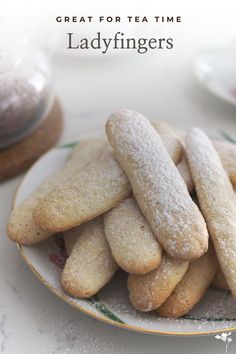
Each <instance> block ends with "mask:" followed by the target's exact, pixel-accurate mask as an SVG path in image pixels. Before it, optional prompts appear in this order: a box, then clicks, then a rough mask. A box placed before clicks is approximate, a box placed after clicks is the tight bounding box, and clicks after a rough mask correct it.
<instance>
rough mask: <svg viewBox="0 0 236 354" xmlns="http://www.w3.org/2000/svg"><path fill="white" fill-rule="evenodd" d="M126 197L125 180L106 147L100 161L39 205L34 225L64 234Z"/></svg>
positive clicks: (127, 189) (126, 182)
mask: <svg viewBox="0 0 236 354" xmlns="http://www.w3.org/2000/svg"><path fill="white" fill-rule="evenodd" d="M130 194H131V187H130V185H129V183H128V180H127V178H126V176H125V174H124V173H123V171H122V170H121V169H120V167H119V165H118V163H117V161H116V159H115V157H114V155H113V153H112V151H110V150H109V146H108V147H106V148H105V149H104V151H103V153H102V156H101V157H100V158H98V159H97V160H95V161H93V162H92V163H90V164H88V165H87V166H86V167H85V168H84V169H83V170H81V171H79V172H78V173H77V174H75V175H74V177H73V178H72V179H71V180H70V181H69V182H68V183H65V185H64V186H63V188H60V189H57V190H55V191H54V192H52V193H51V194H49V195H48V196H47V198H45V199H44V200H43V201H42V202H41V203H39V205H38V206H37V208H36V209H35V210H34V221H35V223H36V224H37V225H39V226H40V227H41V228H42V229H44V230H48V231H51V232H58V231H65V230H68V229H70V228H72V227H75V226H77V225H80V224H82V223H83V222H86V221H88V220H91V219H93V218H95V217H96V216H98V215H101V214H103V213H104V212H106V211H107V210H109V209H111V208H112V207H114V206H115V205H116V204H118V203H119V202H120V201H121V200H123V199H125V198H126V197H128V196H129V195H130Z"/></svg>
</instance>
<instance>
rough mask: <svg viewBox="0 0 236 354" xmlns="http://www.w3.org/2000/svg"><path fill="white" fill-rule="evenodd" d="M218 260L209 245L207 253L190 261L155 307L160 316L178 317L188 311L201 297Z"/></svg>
mask: <svg viewBox="0 0 236 354" xmlns="http://www.w3.org/2000/svg"><path fill="white" fill-rule="evenodd" d="M217 267H218V262H217V259H216V255H215V251H214V249H213V247H212V246H209V248H208V251H207V253H205V254H204V255H203V256H202V257H200V258H199V259H197V260H195V261H193V262H191V263H190V265H189V267H188V270H187V272H186V273H185V275H184V277H183V279H182V280H181V281H180V282H179V284H178V285H177V286H176V288H175V289H174V291H173V293H172V294H171V295H170V297H169V298H168V299H167V300H166V301H165V302H164V303H163V304H162V305H161V306H160V307H159V308H158V309H157V314H158V315H159V316H160V317H173V318H178V317H181V316H183V315H185V314H186V313H187V312H189V311H190V310H191V309H192V308H193V307H194V306H195V305H196V304H197V303H198V302H199V301H200V300H201V298H202V297H203V295H204V294H205V292H206V290H207V289H208V287H209V286H210V284H211V281H212V279H213V278H214V275H215V273H216V270H217Z"/></svg>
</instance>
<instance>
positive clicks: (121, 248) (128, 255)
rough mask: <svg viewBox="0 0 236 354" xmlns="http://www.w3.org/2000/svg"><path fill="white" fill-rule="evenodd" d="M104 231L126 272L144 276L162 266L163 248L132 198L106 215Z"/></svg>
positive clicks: (115, 255)
mask: <svg viewBox="0 0 236 354" xmlns="http://www.w3.org/2000/svg"><path fill="white" fill-rule="evenodd" d="M104 228H105V236H106V238H107V240H108V243H109V245H110V247H111V251H112V255H113V257H114V258H115V260H116V262H117V263H118V264H119V266H120V267H121V268H123V269H124V270H125V271H126V272H128V273H136V274H144V273H148V272H150V271H152V270H153V269H155V268H157V267H158V265H159V263H160V261H161V247H160V245H159V243H158V241H157V239H156V238H155V236H154V235H153V233H152V231H151V229H150V226H149V225H148V223H147V221H146V220H145V218H144V216H143V215H142V213H141V211H140V210H139V208H138V206H137V204H136V202H135V200H134V199H133V198H132V197H130V198H127V199H125V200H124V201H123V202H121V203H120V204H119V205H118V206H117V207H115V208H113V209H112V210H110V211H109V212H108V213H106V214H105V215H104Z"/></svg>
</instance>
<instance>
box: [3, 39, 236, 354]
mask: <svg viewBox="0 0 236 354" xmlns="http://www.w3.org/2000/svg"><path fill="white" fill-rule="evenodd" d="M196 50H197V48H195V49H194V50H193V48H191V50H189V52H188V53H186V55H184V56H183V55H182V56H181V58H180V55H179V53H180V52H181V45H180V47H179V49H176V50H175V52H174V51H173V52H172V53H169V54H168V55H164V54H162V53H159V54H158V55H156V56H150V55H144V56H142V55H134V56H132V55H131V56H130V55H128V56H126V55H125V56H123V57H121V56H119V55H117V56H115V57H113V56H111V57H110V56H104V57H98V58H87V59H86V60H85V59H82V58H81V59H78V58H74V57H69V56H68V57H63V56H60V55H57V56H56V57H55V58H54V61H53V66H54V70H55V74H56V75H55V77H56V91H57V93H58V96H59V97H60V99H61V102H62V105H63V107H64V113H65V130H64V134H63V137H62V140H63V141H69V140H73V139H74V138H75V137H78V136H81V135H84V134H86V133H87V132H93V131H96V130H97V129H100V130H102V129H103V123H104V121H105V120H106V118H107V116H108V115H109V114H110V113H111V112H112V111H113V110H115V109H118V108H121V107H129V108H133V109H135V110H138V111H141V112H142V113H144V114H145V115H147V116H148V117H149V118H150V119H155V118H161V119H166V120H167V121H168V122H170V123H173V124H174V125H175V126H178V128H181V129H183V128H186V129H187V128H189V127H190V126H192V125H198V126H201V127H203V128H206V129H207V130H209V129H210V130H211V129H214V130H215V129H216V130H224V131H229V132H230V133H231V134H232V135H234V134H235V136H236V108H235V107H233V106H231V105H228V104H226V103H224V102H221V101H220V100H218V99H217V98H215V97H214V96H212V95H211V94H209V93H208V92H206V91H205V90H204V89H203V88H202V87H200V85H199V84H198V83H197V82H196V81H195V79H194V76H193V72H192V64H193V58H194V56H195V53H196ZM178 51H179V52H178ZM20 179H21V177H18V178H15V179H12V180H10V181H8V182H6V183H3V184H1V185H0V235H1V247H0V352H3V353H7V354H22V353H24V354H30V353H32V354H44V353H45V354H49V353H150V354H151V353H155V354H162V353H163V354H169V353H176V354H177V353H179V354H183V353H190V352H191V353H192V354H195V353H201V354H203V353H207V354H209V353H215V354H217V353H219V354H222V353H224V352H225V346H224V343H223V342H221V341H217V340H216V339H215V338H214V336H207V337H198V338H177V337H175V338H174V337H164V336H154V335H147V334H140V333H133V332H128V331H126V330H122V329H118V328H115V327H112V326H109V325H106V324H103V323H101V322H99V321H97V320H95V319H92V318H89V317H87V316H86V315H84V314H82V313H80V312H79V311H77V310H75V309H74V308H72V307H70V306H69V305H68V304H66V303H64V302H63V301H61V300H59V299H58V298H56V297H55V295H53V294H52V293H50V292H49V290H47V289H46V288H45V287H44V286H43V285H42V284H41V283H40V282H39V281H38V280H37V279H36V277H35V276H34V275H33V274H32V273H31V271H30V270H29V269H28V267H27V265H26V264H24V261H23V260H22V259H21V257H20V255H19V253H18V251H17V248H16V246H15V245H14V244H13V243H11V242H10V241H9V240H8V239H7V236H6V223H7V218H8V215H9V213H10V210H11V203H12V198H13V195H14V192H15V189H16V187H17V185H18V183H19V181H20ZM232 339H233V342H232V343H231V344H230V346H229V348H228V353H234V352H235V350H236V335H234V334H232Z"/></svg>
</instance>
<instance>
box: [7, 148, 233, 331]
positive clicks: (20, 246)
mask: <svg viewBox="0 0 236 354" xmlns="http://www.w3.org/2000/svg"><path fill="white" fill-rule="evenodd" d="M52 150H57V148H53V149H50V150H49V151H47V152H46V153H45V154H43V155H42V156H41V157H40V158H39V159H38V160H37V161H36V162H35V163H34V164H33V165H32V166H31V167H30V168H29V170H28V171H27V172H26V174H25V175H24V177H23V178H22V179H21V181H20V183H19V185H18V186H17V189H16V192H15V194H14V198H13V203H12V207H13V208H14V207H15V206H16V198H17V195H18V193H19V190H20V187H21V185H22V183H23V182H24V180H25V178H26V177H27V176H28V175H29V173H30V172H31V169H32V168H33V167H34V166H35V164H37V163H38V161H40V160H42V159H44V158H45V157H46V156H47V155H48V154H49V153H50V152H51V151H52ZM17 248H18V250H19V252H20V255H21V256H22V258H23V260H24V261H25V263H26V264H27V265H28V267H29V269H30V270H31V271H32V272H33V273H34V274H35V275H36V277H37V278H38V279H39V280H40V282H41V283H42V284H43V285H44V286H46V288H48V289H49V290H50V291H51V292H52V293H54V294H55V295H56V296H57V297H58V298H60V299H61V300H63V301H64V302H66V303H67V304H69V305H71V306H72V307H74V308H76V309H77V310H80V311H81V312H83V313H84V314H86V315H88V316H90V317H93V318H95V319H97V320H99V321H102V322H104V323H106V324H110V325H113V326H116V327H119V328H123V329H126V330H131V331H133V332H141V333H149V334H160V335H169V336H179V337H191V336H203V335H210V334H217V333H223V332H233V331H236V327H229V328H224V329H220V330H209V331H206V332H167V331H160V330H155V329H147V328H143V327H137V326H133V325H129V324H126V323H119V322H115V321H113V320H111V319H108V318H105V317H102V316H98V315H96V314H95V313H94V312H92V311H89V310H87V309H85V308H84V307H83V306H81V305H78V304H75V303H74V302H73V301H72V300H70V299H69V298H68V297H67V296H66V295H64V294H63V293H61V292H60V291H59V290H58V289H57V288H55V287H53V286H52V285H51V284H50V283H48V282H47V280H46V279H45V278H44V277H43V276H42V275H41V274H40V273H39V272H38V271H37V269H36V268H35V267H34V265H33V264H32V263H31V261H30V260H29V258H28V257H27V255H26V254H25V252H24V249H23V247H22V245H20V244H18V243H17Z"/></svg>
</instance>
